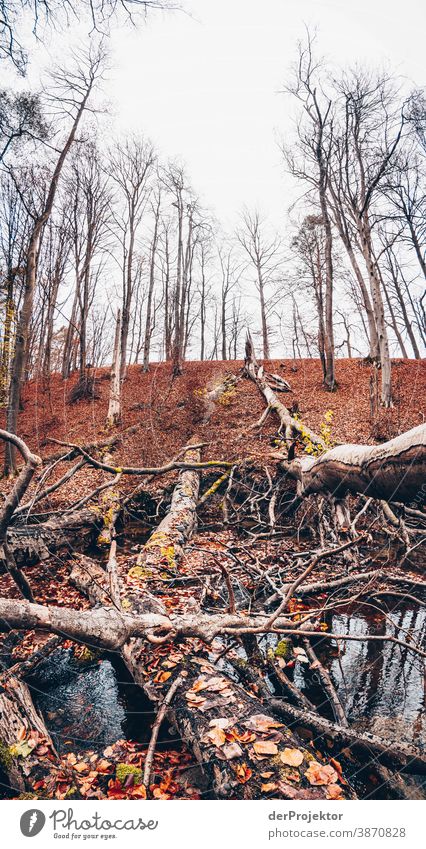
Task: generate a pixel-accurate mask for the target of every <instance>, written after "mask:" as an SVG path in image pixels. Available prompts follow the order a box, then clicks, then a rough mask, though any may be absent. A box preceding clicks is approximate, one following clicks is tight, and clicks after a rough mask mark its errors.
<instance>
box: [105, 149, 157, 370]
mask: <svg viewBox="0 0 426 849" xmlns="http://www.w3.org/2000/svg"><path fill="white" fill-rule="evenodd" d="M154 164H155V154H154V150H153V147H152V145H151V144H150V142H147V141H145V140H144V139H142V138H137V137H136V136H134V137H132V138H130V139H127V140H126V141H125V142H124V143H123V144H118V145H116V148H115V150H114V151H112V153H111V157H110V163H109V168H108V170H109V172H110V175H111V178H112V179H113V180H114V182H115V183H116V184H117V186H118V187H119V190H120V195H121V198H119V199H117V201H118V203H119V205H120V206H121V203H120V201H121V202H122V203H123V205H124V211H123V213H121V212H120V211H119V212H118V214H116V216H115V223H116V225H117V226H118V228H119V231H120V233H121V245H122V257H123V278H122V308H121V312H122V319H121V343H120V344H121V376H122V378H123V377H124V374H125V370H126V362H127V342H128V335H129V325H130V312H131V305H132V298H133V292H134V263H135V248H136V239H137V235H138V231H139V230H140V226H141V223H142V219H143V215H144V213H145V211H146V208H147V204H148V200H149V194H150V190H151V186H150V177H151V175H152V171H153V168H154Z"/></svg>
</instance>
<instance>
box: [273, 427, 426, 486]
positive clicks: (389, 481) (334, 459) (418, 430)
mask: <svg viewBox="0 0 426 849" xmlns="http://www.w3.org/2000/svg"><path fill="white" fill-rule="evenodd" d="M283 467H284V468H285V469H286V471H288V472H290V474H294V476H295V477H296V478H298V479H299V480H300V481H301V485H302V487H301V494H302V495H310V494H311V493H315V492H320V493H332V494H333V495H334V496H335V497H338V498H343V497H344V496H345V495H347V493H353V494H358V493H363V494H364V495H368V496H372V497H373V498H380V499H385V500H386V501H388V500H391V501H401V502H404V503H410V501H413V500H414V499H415V500H416V501H417V502H418V500H421V501H425V500H426V493H425V488H424V485H423V482H424V479H425V474H426V425H424V424H423V425H419V426H418V427H414V428H412V429H411V430H408V431H406V432H405V433H402V434H401V436H397V437H395V439H391V440H389V442H384V443H383V444H382V445H339V446H337V447H336V448H332V449H331V450H330V451H326V452H325V453H324V454H322V455H321V457H318V458H316V459H313V458H311V457H302V458H301V459H298V460H293V461H291V462H290V463H288V462H284V463H283Z"/></svg>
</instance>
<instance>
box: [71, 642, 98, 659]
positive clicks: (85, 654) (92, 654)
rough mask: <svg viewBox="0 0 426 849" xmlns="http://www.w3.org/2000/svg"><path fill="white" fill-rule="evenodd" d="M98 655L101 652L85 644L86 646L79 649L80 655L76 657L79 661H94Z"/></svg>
mask: <svg viewBox="0 0 426 849" xmlns="http://www.w3.org/2000/svg"><path fill="white" fill-rule="evenodd" d="M98 657H99V652H97V651H93V649H89V647H88V646H84V648H82V649H81V651H79V653H78V655H76V656H75V659H76V661H77V663H93V661H94V660H97V659H98Z"/></svg>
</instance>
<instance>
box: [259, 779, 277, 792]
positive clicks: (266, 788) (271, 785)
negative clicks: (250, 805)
mask: <svg viewBox="0 0 426 849" xmlns="http://www.w3.org/2000/svg"><path fill="white" fill-rule="evenodd" d="M277 787H278V785H277V784H275V781H270V782H269V784H262V785H261V787H260V789H261V791H262V793H272V791H273V790H276V789H277Z"/></svg>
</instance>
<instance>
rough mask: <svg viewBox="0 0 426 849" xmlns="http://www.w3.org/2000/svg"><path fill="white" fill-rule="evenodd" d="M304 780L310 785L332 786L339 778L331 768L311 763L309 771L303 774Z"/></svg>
mask: <svg viewBox="0 0 426 849" xmlns="http://www.w3.org/2000/svg"><path fill="white" fill-rule="evenodd" d="M305 778H307V780H308V781H309V783H310V784H334V783H335V782H336V781H338V778H339V776H338V775H337V772H336V770H335V769H333V767H332V766H329V765H328V764H320V763H318V761H312V762H311V764H310V766H309V769H308V770H307V771H306V772H305Z"/></svg>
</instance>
